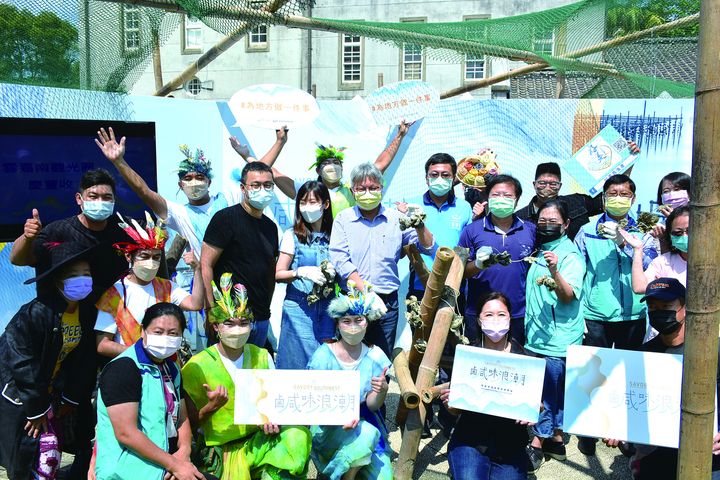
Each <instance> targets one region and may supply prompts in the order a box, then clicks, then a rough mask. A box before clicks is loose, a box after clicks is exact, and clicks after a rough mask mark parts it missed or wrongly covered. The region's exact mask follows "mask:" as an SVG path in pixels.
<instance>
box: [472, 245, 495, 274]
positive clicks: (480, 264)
mask: <svg viewBox="0 0 720 480" xmlns="http://www.w3.org/2000/svg"><path fill="white" fill-rule="evenodd" d="M490 254H492V248H490V247H480V248H479V249H478V251H477V252H475V266H476V267H477V268H479V269H480V270H482V269H483V268H485V262H487V261H488V260H490Z"/></svg>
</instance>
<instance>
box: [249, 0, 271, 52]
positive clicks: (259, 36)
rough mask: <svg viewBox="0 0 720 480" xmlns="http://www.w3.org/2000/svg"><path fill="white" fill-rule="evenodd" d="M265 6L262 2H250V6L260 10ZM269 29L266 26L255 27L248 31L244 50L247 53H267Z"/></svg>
mask: <svg viewBox="0 0 720 480" xmlns="http://www.w3.org/2000/svg"><path fill="white" fill-rule="evenodd" d="M264 5H265V2H264V1H252V2H250V6H251V7H252V8H254V9H255V10H260V9H261V8H262V7H263V6H264ZM268 40H269V28H268V26H267V25H255V26H254V27H253V28H251V29H250V30H249V31H248V34H247V43H246V45H245V50H247V51H248V52H267V51H268V50H269V46H270V43H269V42H268Z"/></svg>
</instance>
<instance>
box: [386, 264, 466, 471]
mask: <svg viewBox="0 0 720 480" xmlns="http://www.w3.org/2000/svg"><path fill="white" fill-rule="evenodd" d="M466 260H467V257H466V256H465V255H462V254H457V255H454V259H453V262H452V266H451V267H450V272H449V273H448V275H447V279H446V280H445V286H446V287H448V288H445V289H444V293H443V297H442V301H443V305H442V306H441V307H440V308H439V309H438V310H437V313H436V314H435V321H434V322H433V326H432V332H431V334H430V340H429V341H428V345H427V349H426V350H425V355H423V359H422V364H421V365H420V369H419V370H418V374H417V379H416V380H415V387H416V388H417V389H418V390H420V391H422V390H423V389H426V388H430V387H431V386H432V385H433V384H434V383H435V372H436V371H437V367H438V363H439V362H440V357H441V356H442V352H443V348H444V347H445V341H446V340H447V336H448V332H449V331H450V324H451V323H452V321H453V318H454V317H455V299H456V297H457V295H459V291H460V283H461V282H462V279H463V275H464V273H465V262H466ZM426 414H427V411H426V406H425V404H424V403H420V405H418V408H416V409H413V410H410V411H409V412H408V415H407V420H406V422H405V429H404V431H403V435H402V444H401V446H400V453H399V456H398V460H397V463H396V465H395V478H396V479H398V480H409V479H411V478H412V474H413V470H414V469H415V458H417V453H418V447H419V446H420V437H421V435H422V431H423V425H424V424H425V417H426Z"/></svg>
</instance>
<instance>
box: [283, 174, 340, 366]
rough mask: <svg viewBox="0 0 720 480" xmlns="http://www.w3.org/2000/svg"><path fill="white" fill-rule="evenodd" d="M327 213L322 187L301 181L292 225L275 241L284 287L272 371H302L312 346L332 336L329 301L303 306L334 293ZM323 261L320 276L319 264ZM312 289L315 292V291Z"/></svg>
mask: <svg viewBox="0 0 720 480" xmlns="http://www.w3.org/2000/svg"><path fill="white" fill-rule="evenodd" d="M332 222H333V219H332V210H331V207H330V194H329V192H328V189H327V187H325V185H323V184H322V183H320V182H316V181H309V182H306V183H305V184H304V185H303V186H302V187H300V189H299V190H298V195H297V197H296V199H295V223H294V226H293V228H292V229H288V230H286V231H285V234H284V235H283V238H282V241H281V242H280V256H279V258H278V262H277V266H276V267H275V280H276V281H278V282H286V283H289V285H288V287H287V290H286V293H285V301H284V302H283V314H282V325H281V328H280V339H279V341H278V350H277V366H278V368H282V369H303V368H305V366H306V365H307V362H308V360H310V357H311V356H312V354H313V352H315V350H316V349H317V347H318V346H319V345H320V344H321V343H322V342H324V341H327V340H330V339H332V338H333V336H334V335H335V324H334V322H333V319H332V318H330V316H329V315H328V313H327V307H328V304H329V302H330V298H324V297H322V295H320V296H319V297H320V298H319V300H317V301H315V302H313V303H308V295H310V294H311V293H312V292H313V289H314V288H315V289H317V288H320V287H323V286H327V288H330V289H331V291H332V292H333V293H334V288H333V287H334V285H333V283H334V277H335V268H334V267H333V265H332V264H331V263H329V258H330V254H329V244H330V232H331V230H332ZM322 262H326V263H325V264H324V265H325V272H327V276H326V274H325V273H323V271H322V269H321V267H320V265H321V263H322ZM316 285H317V287H315V286H316Z"/></svg>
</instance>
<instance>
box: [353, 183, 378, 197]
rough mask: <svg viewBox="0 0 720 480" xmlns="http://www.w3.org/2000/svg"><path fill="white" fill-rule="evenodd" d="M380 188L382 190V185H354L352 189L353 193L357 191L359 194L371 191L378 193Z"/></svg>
mask: <svg viewBox="0 0 720 480" xmlns="http://www.w3.org/2000/svg"><path fill="white" fill-rule="evenodd" d="M380 190H382V187H380V186H378V185H373V186H372V187H353V188H352V191H353V193H357V194H358V195H360V194H363V193H366V192H370V193H378V192H379V191H380Z"/></svg>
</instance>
